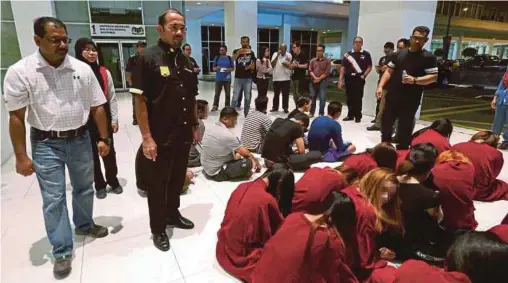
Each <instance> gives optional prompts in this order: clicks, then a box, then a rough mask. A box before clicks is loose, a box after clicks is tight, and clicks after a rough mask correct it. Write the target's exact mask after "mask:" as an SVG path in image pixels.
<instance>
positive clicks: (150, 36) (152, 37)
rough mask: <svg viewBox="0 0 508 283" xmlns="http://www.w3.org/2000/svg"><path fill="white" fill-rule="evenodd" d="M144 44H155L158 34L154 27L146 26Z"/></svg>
mask: <svg viewBox="0 0 508 283" xmlns="http://www.w3.org/2000/svg"><path fill="white" fill-rule="evenodd" d="M145 32H146V44H148V45H155V44H157V41H158V40H159V34H158V33H157V29H156V28H155V27H146V31H145Z"/></svg>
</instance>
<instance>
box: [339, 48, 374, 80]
mask: <svg viewBox="0 0 508 283" xmlns="http://www.w3.org/2000/svg"><path fill="white" fill-rule="evenodd" d="M350 59H351V60H350ZM353 62H356V63H353ZM342 66H343V67H344V68H345V71H346V72H345V73H346V75H351V74H355V75H362V74H363V73H365V71H366V70H367V68H368V67H372V57H371V56H370V53H369V52H367V51H365V50H360V51H359V52H355V51H353V50H351V51H348V52H346V54H344V58H342Z"/></svg>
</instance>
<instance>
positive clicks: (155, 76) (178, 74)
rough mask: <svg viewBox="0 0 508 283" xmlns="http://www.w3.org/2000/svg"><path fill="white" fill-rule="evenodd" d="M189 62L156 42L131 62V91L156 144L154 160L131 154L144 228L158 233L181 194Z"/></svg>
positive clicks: (187, 139) (191, 86)
mask: <svg viewBox="0 0 508 283" xmlns="http://www.w3.org/2000/svg"><path fill="white" fill-rule="evenodd" d="M192 67H193V66H192V63H191V61H190V60H189V59H188V58H187V57H186V56H184V55H183V53H182V51H181V50H180V49H179V48H176V49H173V48H171V47H170V46H169V45H167V44H165V43H163V42H161V41H159V43H158V44H157V45H156V46H151V47H149V48H147V49H146V50H145V52H144V53H143V55H142V57H141V58H140V61H139V62H138V64H136V71H135V72H134V76H133V79H134V81H133V88H134V90H142V91H143V95H144V96H145V97H146V99H147V110H148V120H149V124H150V125H149V126H150V132H151V134H152V137H153V139H154V141H155V143H156V144H157V158H156V160H155V161H152V160H149V159H147V158H146V157H145V156H144V155H143V149H142V146H141V147H140V149H139V150H138V154H137V156H136V183H137V186H138V188H139V189H141V190H144V191H146V192H147V197H148V211H149V215H150V228H151V230H152V233H154V234H158V233H162V232H164V231H165V230H166V224H167V222H168V219H171V218H175V217H179V216H180V214H179V212H178V208H179V207H180V192H181V190H182V187H183V184H184V181H185V173H186V171H187V164H188V159H189V150H190V147H191V144H192V130H193V127H194V126H197V125H198V120H197V117H196V115H195V106H196V95H197V94H198V88H197V85H198V84H197V77H196V75H195V73H194V72H193V71H192V70H193V69H192Z"/></svg>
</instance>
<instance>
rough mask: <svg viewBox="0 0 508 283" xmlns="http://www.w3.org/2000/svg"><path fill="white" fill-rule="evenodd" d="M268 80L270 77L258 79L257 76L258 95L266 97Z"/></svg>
mask: <svg viewBox="0 0 508 283" xmlns="http://www.w3.org/2000/svg"><path fill="white" fill-rule="evenodd" d="M269 82H270V79H259V78H258V82H257V85H258V97H266V94H267V93H268V83H269Z"/></svg>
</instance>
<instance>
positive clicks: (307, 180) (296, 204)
mask: <svg viewBox="0 0 508 283" xmlns="http://www.w3.org/2000/svg"><path fill="white" fill-rule="evenodd" d="M357 176H358V174H356V171H355V170H353V169H352V168H349V167H348V166H345V165H341V166H339V167H337V168H335V169H332V168H330V167H326V168H319V167H314V168H310V169H308V170H307V171H305V173H304V174H303V176H302V177H301V178H300V180H298V182H296V184H295V195H294V197H293V211H292V212H303V213H310V214H322V213H325V211H326V210H327V209H328V208H329V203H328V202H327V200H328V199H329V198H330V197H331V195H332V193H333V192H340V191H342V190H343V189H345V188H346V187H347V186H349V184H352V183H353V182H354V181H356V178H357Z"/></svg>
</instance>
